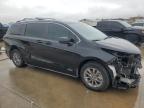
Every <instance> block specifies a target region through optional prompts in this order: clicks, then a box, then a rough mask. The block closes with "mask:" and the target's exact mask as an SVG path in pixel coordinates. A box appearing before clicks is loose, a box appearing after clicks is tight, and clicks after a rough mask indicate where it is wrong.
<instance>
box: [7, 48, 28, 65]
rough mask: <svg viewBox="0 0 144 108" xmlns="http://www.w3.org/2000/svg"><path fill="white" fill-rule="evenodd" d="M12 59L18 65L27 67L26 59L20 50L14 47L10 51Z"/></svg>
mask: <svg viewBox="0 0 144 108" xmlns="http://www.w3.org/2000/svg"><path fill="white" fill-rule="evenodd" d="M10 55H11V60H12V61H13V63H14V64H15V66H16V67H25V66H26V64H25V62H24V59H23V57H22V54H21V52H20V51H19V50H17V49H14V50H12V51H11V52H10Z"/></svg>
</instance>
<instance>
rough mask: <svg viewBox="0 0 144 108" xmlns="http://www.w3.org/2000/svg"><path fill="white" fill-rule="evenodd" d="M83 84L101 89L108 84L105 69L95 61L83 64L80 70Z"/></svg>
mask: <svg viewBox="0 0 144 108" xmlns="http://www.w3.org/2000/svg"><path fill="white" fill-rule="evenodd" d="M80 77H81V80H82V82H83V83H84V85H85V86H86V87H87V88H89V89H92V90H97V91H103V90H106V89H107V88H108V87H109V85H110V77H109V74H108V72H107V71H106V69H105V68H104V67H103V66H102V65H101V64H99V63H97V62H89V63H87V64H85V65H84V66H83V67H82V69H81V72H80Z"/></svg>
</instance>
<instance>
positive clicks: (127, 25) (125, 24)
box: [119, 21, 131, 27]
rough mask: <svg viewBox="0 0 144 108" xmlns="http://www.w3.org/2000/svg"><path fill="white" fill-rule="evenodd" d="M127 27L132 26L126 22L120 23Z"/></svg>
mask: <svg viewBox="0 0 144 108" xmlns="http://www.w3.org/2000/svg"><path fill="white" fill-rule="evenodd" d="M119 22H120V23H121V24H122V25H123V26H125V27H131V25H130V24H129V23H127V22H125V21H119Z"/></svg>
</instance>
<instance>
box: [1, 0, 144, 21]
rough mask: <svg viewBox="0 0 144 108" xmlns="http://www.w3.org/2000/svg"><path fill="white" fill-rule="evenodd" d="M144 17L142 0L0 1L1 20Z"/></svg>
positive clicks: (143, 2)
mask: <svg viewBox="0 0 144 108" xmlns="http://www.w3.org/2000/svg"><path fill="white" fill-rule="evenodd" d="M137 15H139V16H144V0H0V22H4V23H8V22H12V21H16V20H20V19H22V18H25V17H50V18H52V17H53V18H59V19H71V20H79V19H82V18H92V19H94V18H118V17H123V18H127V17H131V16H137Z"/></svg>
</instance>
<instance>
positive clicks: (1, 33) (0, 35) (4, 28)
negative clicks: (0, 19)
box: [0, 23, 8, 40]
mask: <svg viewBox="0 0 144 108" xmlns="http://www.w3.org/2000/svg"><path fill="white" fill-rule="evenodd" d="M7 29H8V27H7V26H3V25H2V24H1V23H0V40H2V38H3V36H4V35H5V33H6V31H7Z"/></svg>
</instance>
